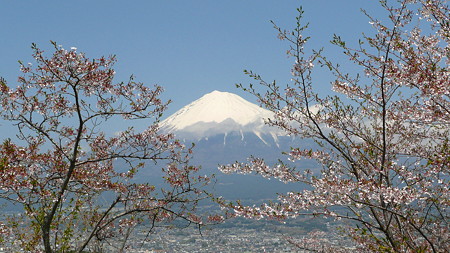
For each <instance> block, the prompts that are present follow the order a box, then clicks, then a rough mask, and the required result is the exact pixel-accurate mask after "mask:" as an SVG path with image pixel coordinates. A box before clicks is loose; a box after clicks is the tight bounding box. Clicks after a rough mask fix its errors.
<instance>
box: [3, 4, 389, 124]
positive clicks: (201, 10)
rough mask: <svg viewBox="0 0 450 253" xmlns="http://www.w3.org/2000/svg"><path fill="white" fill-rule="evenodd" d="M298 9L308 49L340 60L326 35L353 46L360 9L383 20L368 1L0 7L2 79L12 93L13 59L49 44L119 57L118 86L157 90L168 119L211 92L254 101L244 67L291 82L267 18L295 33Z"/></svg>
mask: <svg viewBox="0 0 450 253" xmlns="http://www.w3.org/2000/svg"><path fill="white" fill-rule="evenodd" d="M299 6H303V9H304V10H305V12H306V13H305V21H308V22H310V29H309V31H308V34H309V35H310V36H312V40H311V43H310V44H309V46H310V47H311V48H316V49H317V48H320V47H323V46H325V48H326V51H325V53H326V54H327V55H329V56H330V57H334V58H336V59H339V57H343V56H342V54H341V52H340V50H339V49H338V48H336V47H333V46H331V45H329V43H328V42H329V40H330V39H331V38H332V35H333V34H334V33H336V34H339V35H341V36H342V37H343V38H344V39H345V40H347V41H349V42H352V41H353V42H356V41H357V40H358V38H359V37H360V34H361V33H362V32H368V31H369V32H370V31H371V30H370V29H371V27H370V25H369V24H368V19H367V18H366V17H365V16H364V15H363V14H362V13H361V11H360V8H365V9H366V10H368V11H369V12H370V13H373V14H374V16H378V17H384V16H386V13H384V12H380V10H381V8H380V7H379V6H378V1H374V0H339V1H336V0H303V1H293V0H277V1H276V0H273V1H268V0H225V1H213V0H208V1H207V0H191V1H188V0H176V1H175V0H170V1H169V0H167V1H163V0H160V1H153V0H133V1H116V0H79V1H60V0H58V1H56V0H51V1H50V0H46V1H27V0H20V1H2V2H1V3H0V11H1V14H0V59H1V60H0V76H3V77H4V78H6V79H7V81H8V82H9V84H10V85H13V84H14V82H15V81H16V79H17V76H18V75H19V74H20V73H19V71H18V69H19V64H18V63H17V61H18V60H22V61H23V62H28V61H31V49H30V45H31V43H32V42H34V43H37V44H38V46H39V47H41V48H43V49H44V50H45V49H47V50H48V51H50V52H51V50H50V49H51V45H50V43H49V41H50V40H53V41H56V42H57V43H58V44H61V45H63V47H65V48H70V47H72V46H74V47H77V48H78V51H80V52H85V53H86V54H87V56H88V57H99V56H102V55H110V54H115V55H117V58H118V63H117V65H116V67H115V69H116V72H117V76H116V78H117V79H116V80H117V81H125V80H127V78H128V76H129V75H131V74H134V75H135V76H136V80H137V81H142V82H144V83H147V84H149V85H151V84H154V83H157V84H160V85H162V86H163V87H164V88H165V90H166V91H165V93H164V96H163V98H165V99H169V98H170V99H172V100H173V104H172V105H171V107H170V109H169V111H168V114H167V115H166V116H169V114H171V113H173V112H175V111H176V110H178V109H180V108H181V107H182V106H184V105H186V104H188V103H190V102H192V101H193V100H195V99H197V98H199V97H201V96H202V95H204V94H206V93H209V92H211V91H213V90H221V91H229V92H233V93H236V94H238V95H240V96H243V97H244V98H246V99H247V100H249V101H251V102H255V99H254V98H253V97H251V96H249V95H248V94H245V93H244V92H242V91H240V90H238V89H237V88H235V85H234V84H235V83H244V84H247V83H249V82H250V81H251V80H250V79H249V78H248V77H247V76H245V75H244V74H243V72H242V71H243V69H250V70H253V71H255V72H257V73H259V74H261V75H262V76H263V77H265V78H266V79H268V80H273V79H276V80H279V81H280V82H287V81H288V80H289V79H290V78H291V76H290V67H291V62H292V59H288V58H287V57H286V54H285V52H286V50H287V44H286V43H285V42H282V41H279V40H278V39H277V37H276V35H277V34H276V31H275V30H274V29H273V28H272V25H271V23H270V22H269V20H274V21H275V22H276V23H277V24H278V25H279V26H281V27H285V28H287V29H290V28H293V27H294V25H295V16H296V15H297V12H296V8H297V7H299ZM316 81H317V88H318V89H319V90H320V89H323V90H327V89H329V87H330V86H329V81H331V79H329V76H327V75H326V74H321V75H319V76H318V78H317V80H316Z"/></svg>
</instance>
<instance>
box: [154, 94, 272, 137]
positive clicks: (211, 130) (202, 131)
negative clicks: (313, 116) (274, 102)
mask: <svg viewBox="0 0 450 253" xmlns="http://www.w3.org/2000/svg"><path fill="white" fill-rule="evenodd" d="M272 116H273V113H272V112H271V111H268V110H266V109H263V108H261V107H259V106H258V105H255V104H253V103H250V102H248V101H247V100H245V99H243V98H241V97H240V96H238V95H236V94H233V93H229V92H221V91H217V90H215V91H213V92H211V93H208V94H206V95H204V96H203V97H201V98H199V99H197V100H195V101H194V102H192V103H190V104H188V105H186V106H185V107H183V108H181V109H180V110H178V111H177V112H175V113H174V114H173V115H171V116H169V117H168V118H167V119H165V120H164V121H162V122H161V128H162V129H163V130H164V131H168V132H174V133H176V135H178V136H179V137H182V138H186V137H192V138H196V139H199V138H208V137H209V136H212V135H216V134H225V136H226V135H227V134H228V133H231V132H237V133H240V134H241V135H242V136H244V133H248V132H251V133H254V134H256V135H257V136H258V137H259V138H260V139H261V140H262V141H263V142H264V143H267V142H266V140H265V139H264V137H263V136H264V135H270V136H272V137H273V139H274V140H275V142H276V136H278V135H280V133H279V131H278V130H277V129H275V128H272V127H268V126H266V125H265V124H264V120H265V119H267V118H270V117H272ZM242 138H243V137H242ZM224 141H225V140H224Z"/></svg>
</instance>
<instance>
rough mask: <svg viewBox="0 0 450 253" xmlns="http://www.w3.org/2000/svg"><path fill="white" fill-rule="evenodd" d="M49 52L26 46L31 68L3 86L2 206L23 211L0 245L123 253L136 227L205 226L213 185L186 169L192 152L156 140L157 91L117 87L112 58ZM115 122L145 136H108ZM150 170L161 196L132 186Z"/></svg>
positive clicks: (4, 229)
mask: <svg viewBox="0 0 450 253" xmlns="http://www.w3.org/2000/svg"><path fill="white" fill-rule="evenodd" d="M52 44H53V46H54V53H53V54H52V55H51V56H49V57H47V56H45V54H44V52H43V50H41V49H39V48H38V47H37V46H36V45H34V44H33V45H32V49H33V57H34V59H35V63H34V64H31V63H29V64H22V63H21V71H22V72H23V76H21V77H19V79H18V83H19V84H18V86H17V87H15V88H13V87H10V86H8V85H7V84H6V81H5V80H4V79H2V81H1V89H0V90H1V95H0V102H1V106H2V112H1V115H2V117H3V118H4V119H5V120H7V121H9V122H11V123H12V124H14V126H15V127H16V128H17V137H16V138H14V139H6V140H4V141H3V143H2V144H1V145H0V157H1V160H0V170H1V175H0V188H1V190H0V197H1V198H3V199H6V200H8V201H9V202H12V203H15V204H18V205H21V206H23V208H24V214H23V215H19V216H13V217H9V220H8V221H5V222H4V224H1V226H0V232H1V233H2V234H3V235H4V236H3V242H6V243H9V245H10V246H11V245H14V246H15V247H17V249H20V250H25V251H33V252H68V251H70V252H82V251H83V252H85V251H100V250H101V249H102V247H103V245H107V244H110V246H111V247H117V251H124V249H125V248H126V243H127V239H128V236H129V235H130V231H131V230H132V229H133V228H134V227H135V226H137V225H139V224H143V223H145V224H148V229H149V230H151V229H152V228H154V227H157V226H163V225H168V224H171V223H172V222H173V221H174V220H175V219H182V220H184V221H185V223H184V224H196V225H198V226H200V225H202V224H203V223H204V221H203V218H202V217H200V216H199V215H197V214H196V213H198V212H197V211H196V206H197V203H198V201H199V200H201V199H204V198H207V197H208V196H209V195H208V194H207V193H206V192H205V191H203V190H202V189H204V188H203V186H204V185H206V184H208V182H209V180H210V179H209V178H208V177H206V176H198V175H196V172H197V171H198V167H194V166H190V165H189V164H188V162H189V158H190V156H191V150H190V149H189V148H186V147H185V146H184V145H183V144H181V143H180V142H178V141H177V140H175V139H174V137H173V136H172V135H171V134H162V133H160V131H159V127H158V122H159V120H160V117H161V116H162V113H163V112H164V110H165V109H166V107H167V105H168V103H166V102H162V101H161V100H160V99H159V95H160V93H161V92H162V88H161V87H160V86H154V87H152V88H149V87H147V86H145V85H144V84H142V83H139V82H135V81H134V78H133V77H131V78H130V79H129V80H128V82H119V83H116V82H114V81H113V77H114V75H115V72H114V69H113V65H114V63H115V62H116V59H115V57H114V56H111V57H101V58H98V59H89V58H87V57H86V56H85V54H83V53H79V52H78V51H77V49H76V48H71V49H70V50H66V49H64V48H62V47H61V46H58V45H57V44H56V43H54V42H52ZM120 121H122V122H131V123H132V124H134V125H135V126H136V125H138V124H139V125H140V126H142V125H147V126H148V127H146V128H145V130H143V131H138V130H136V129H135V128H133V127H129V128H126V129H122V130H120V131H119V130H117V131H116V132H112V133H108V132H107V131H105V126H108V127H109V128H111V126H114V125H115V123H117V122H120ZM119 125H120V124H119ZM156 162H158V164H159V163H160V162H162V163H163V164H161V165H160V166H161V167H159V168H162V173H158V172H155V173H154V174H155V175H161V174H162V175H164V176H163V177H164V182H165V186H164V187H162V188H161V189H157V188H156V187H155V186H153V185H150V184H148V183H137V181H136V180H133V179H134V177H135V176H136V175H137V173H138V172H139V171H140V170H142V169H143V168H144V166H145V165H146V164H155V163H156ZM108 199H109V200H110V201H105V200H108ZM210 219H211V220H210V221H213V220H216V221H217V220H220V217H216V216H213V217H210Z"/></svg>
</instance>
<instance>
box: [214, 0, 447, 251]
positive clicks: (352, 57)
mask: <svg viewBox="0 0 450 253" xmlns="http://www.w3.org/2000/svg"><path fill="white" fill-rule="evenodd" d="M380 2H381V5H382V6H383V7H384V8H385V10H386V13H387V14H388V19H387V21H385V22H382V21H380V20H379V19H376V18H374V17H372V16H370V14H368V13H366V12H364V13H365V14H366V15H367V17H368V18H369V21H370V23H371V24H372V26H373V28H374V29H375V32H374V35H373V36H370V35H367V34H365V35H363V37H362V39H361V40H359V42H358V43H357V46H356V47H354V48H353V47H350V46H349V45H348V44H347V43H346V42H345V41H344V40H342V39H341V38H340V37H339V36H335V37H334V39H333V40H332V44H334V45H337V46H338V47H339V48H340V49H341V50H343V51H344V53H345V55H346V56H347V57H348V62H349V63H352V64H355V65H356V66H358V67H357V68H355V69H361V70H362V71H361V73H356V74H352V73H345V72H344V71H343V70H342V67H340V66H339V65H338V64H335V63H333V62H332V61H330V60H329V59H328V58H326V57H325V56H324V53H323V51H322V50H319V51H312V52H311V53H307V52H306V50H305V48H304V47H305V45H306V43H307V41H308V39H309V38H308V37H306V36H304V30H305V29H306V28H307V25H304V24H303V23H302V18H301V16H302V13H303V12H302V10H301V9H299V11H300V15H299V17H298V18H297V26H296V28H295V29H294V30H292V31H286V30H283V29H281V28H279V27H277V26H276V25H275V28H276V29H277V30H278V32H279V38H280V39H281V40H285V41H287V42H288V43H289V44H290V49H289V51H288V55H289V56H291V57H292V58H293V59H294V60H295V62H294V64H293V68H292V71H291V72H292V76H293V78H292V82H291V83H290V84H288V85H286V86H280V85H278V84H277V83H276V82H266V81H264V80H263V78H262V77H261V76H259V75H257V74H255V73H253V72H251V71H246V73H247V74H248V75H249V76H250V77H252V78H254V79H255V80H256V81H257V82H258V83H259V84H260V85H250V86H249V87H243V86H242V85H238V86H240V87H241V88H243V89H244V90H247V91H249V92H250V93H252V94H254V95H255V96H256V97H257V98H258V99H259V101H260V103H261V105H262V106H264V107H266V108H268V109H269V110H271V111H273V112H274V113H275V116H274V117H273V118H271V119H268V121H267V124H269V125H272V126H276V127H279V128H281V129H283V130H284V131H285V132H286V133H287V134H288V135H290V136H295V137H297V138H303V139H310V140H313V141H314V142H315V143H316V144H317V148H314V149H303V148H302V147H295V148H291V150H290V151H289V152H287V155H288V158H289V159H290V160H292V161H298V160H303V159H313V160H315V161H317V162H318V164H319V165H321V166H320V167H321V168H322V169H321V171H320V173H313V172H311V171H310V170H298V169H296V168H294V167H293V166H292V165H289V164H288V163H281V162H280V163H279V164H276V165H275V166H271V165H268V164H266V163H265V162H264V160H262V159H259V158H253V157H252V158H249V162H248V163H234V164H230V165H225V166H221V168H220V169H221V170H222V171H223V172H225V173H244V174H245V173H257V174H261V175H262V176H264V177H269V178H270V177H271V178H276V179H279V180H281V181H283V182H304V183H306V184H308V185H309V186H310V187H309V188H308V189H307V190H302V191H298V192H288V193H286V194H280V195H279V197H278V201H276V202H274V203H267V204H263V205H261V206H244V205H241V204H239V203H237V204H236V203H226V202H223V204H224V205H227V206H228V207H231V208H232V209H234V212H235V215H237V216H244V217H248V218H256V219H260V218H272V219H280V220H284V219H286V218H295V217H298V216H302V215H311V216H322V217H330V218H334V219H336V220H341V222H342V221H345V223H343V224H348V225H347V226H348V227H344V229H343V231H345V232H346V234H347V235H348V236H349V237H350V238H351V239H353V241H354V242H355V243H356V245H357V247H359V250H360V251H361V252H449V251H450V241H449V240H450V238H449V234H450V229H449V224H448V222H449V220H450V217H449V216H450V215H449V204H450V199H449V196H450V195H449V166H450V148H449V147H450V146H449V137H450V68H449V66H450V44H449V42H450V18H449V15H450V9H449V6H448V4H447V2H446V1H441V0H424V1H419V0H401V1H395V2H394V1H392V2H394V3H391V2H390V1H389V2H387V1H380ZM315 65H316V66H317V65H318V66H321V67H324V68H326V69H329V70H330V71H331V72H332V73H333V74H334V76H335V81H333V82H332V83H331V89H333V90H334V92H335V93H334V94H335V95H329V96H324V95H320V94H318V92H316V89H317V88H316V84H315V83H314V80H313V75H312V73H313V71H314V67H315ZM261 89H263V90H264V91H261ZM313 241H314V240H313ZM322 243H323V242H322ZM295 244H296V245H300V246H301V247H302V248H308V247H311V246H312V247H313V246H314V245H316V244H317V245H318V246H317V247H313V248H310V249H311V250H315V251H326V250H324V249H328V250H330V251H333V250H334V249H333V248H332V247H330V248H326V247H323V244H322V246H320V245H321V243H320V241H318V240H315V241H314V242H312V241H308V240H306V241H305V242H297V243H295Z"/></svg>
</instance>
